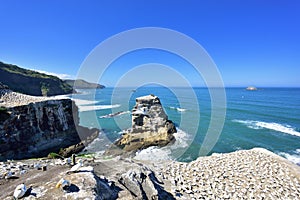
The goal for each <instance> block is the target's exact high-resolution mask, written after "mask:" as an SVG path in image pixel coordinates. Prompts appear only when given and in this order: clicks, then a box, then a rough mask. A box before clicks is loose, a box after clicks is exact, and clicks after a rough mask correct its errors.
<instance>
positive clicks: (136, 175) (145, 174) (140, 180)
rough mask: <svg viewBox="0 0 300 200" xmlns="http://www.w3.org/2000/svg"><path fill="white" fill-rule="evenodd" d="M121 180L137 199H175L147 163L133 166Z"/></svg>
mask: <svg viewBox="0 0 300 200" xmlns="http://www.w3.org/2000/svg"><path fill="white" fill-rule="evenodd" d="M119 182H120V183H121V184H122V185H123V186H124V187H125V188H126V189H127V190H128V191H130V193H131V195H132V198H136V199H166V200H167V199H175V198H174V197H173V196H172V195H171V194H170V193H168V192H167V191H165V190H164V188H163V187H162V186H161V185H160V184H162V182H160V181H159V180H158V179H157V178H156V177H155V174H154V172H153V171H152V170H151V169H150V168H148V167H147V166H145V165H142V166H139V167H136V168H132V169H131V170H129V171H127V172H126V173H124V174H122V175H121V177H120V179H119Z"/></svg>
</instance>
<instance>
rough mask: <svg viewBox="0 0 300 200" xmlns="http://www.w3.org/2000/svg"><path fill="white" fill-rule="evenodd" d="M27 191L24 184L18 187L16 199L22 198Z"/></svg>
mask: <svg viewBox="0 0 300 200" xmlns="http://www.w3.org/2000/svg"><path fill="white" fill-rule="evenodd" d="M26 191H27V188H26V186H25V184H24V183H22V184H20V185H18V186H17V187H16V189H15V191H14V199H19V198H22V197H23V196H24V195H25V193H26Z"/></svg>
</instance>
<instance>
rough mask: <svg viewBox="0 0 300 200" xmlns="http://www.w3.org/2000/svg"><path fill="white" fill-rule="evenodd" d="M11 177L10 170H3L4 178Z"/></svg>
mask: <svg viewBox="0 0 300 200" xmlns="http://www.w3.org/2000/svg"><path fill="white" fill-rule="evenodd" d="M11 177H13V174H12V172H11V171H8V172H5V173H4V178H5V179H10V178H11Z"/></svg>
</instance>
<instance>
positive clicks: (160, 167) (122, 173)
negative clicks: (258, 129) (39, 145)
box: [0, 148, 300, 200]
mask: <svg viewBox="0 0 300 200" xmlns="http://www.w3.org/2000/svg"><path fill="white" fill-rule="evenodd" d="M78 159H83V160H84V162H83V163H84V164H83V166H82V168H80V170H79V171H78V172H76V173H72V174H66V172H67V171H68V170H70V168H71V165H70V164H68V161H67V160H65V161H64V160H59V159H41V160H38V159H36V160H23V161H8V162H1V163H0V177H1V178H0V191H2V192H1V194H0V199H5V200H6V199H7V200H8V199H12V194H13V191H14V188H15V187H16V186H17V185H18V184H20V183H24V184H26V185H27V187H28V188H31V189H30V192H29V193H28V194H27V195H26V196H25V197H24V198H23V199H26V200H29V199H85V198H88V199H297V198H298V197H299V196H300V168H299V166H296V165H294V164H292V163H290V162H289V161H287V160H285V159H284V158H281V157H280V156H277V155H276V154H274V153H272V152H270V151H267V150H265V149H260V148H255V149H252V150H240V151H236V152H232V153H227V154H213V155H212V156H207V157H199V158H198V159H197V160H195V161H192V162H190V163H183V162H176V161H165V162H159V163H157V162H153V161H139V160H134V159H130V158H126V159H124V158H121V157H119V156H118V157H103V156H100V157H97V156H95V155H94V156H92V155H90V156H86V157H81V158H77V160H78ZM37 166H40V169H39V168H37ZM42 166H46V170H45V171H43V170H42ZM7 170H11V172H14V178H12V177H10V178H5V175H3V174H5V172H6V171H7ZM61 178H65V179H66V180H68V181H70V183H71V184H72V189H70V190H62V189H58V188H55V184H56V183H57V182H58V181H59V180H60V179H61Z"/></svg>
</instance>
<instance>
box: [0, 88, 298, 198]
mask: <svg viewBox="0 0 300 200" xmlns="http://www.w3.org/2000/svg"><path fill="white" fill-rule="evenodd" d="M0 100H1V101H0V106H4V109H2V108H3V107H1V109H2V110H0V111H1V112H0V119H1V120H0V122H1V124H0V139H1V140H0V142H1V145H0V160H2V161H5V162H0V191H1V192H0V199H4V200H9V199H13V193H14V190H15V188H16V187H17V186H18V185H20V184H22V183H24V184H25V185H26V187H27V191H26V193H25V194H24V197H23V198H22V199H25V200H31V199H57V200H61V199H95V200H97V199H122V200H128V199H297V198H298V197H299V196H300V167H299V166H297V165H294V164H292V163H290V162H289V161H287V160H285V159H284V158H281V157H280V156H278V155H276V154H274V153H272V152H270V151H268V150H265V149H260V148H256V149H252V150H240V151H236V152H232V153H227V154H213V155H212V156H208V157H199V158H198V159H197V160H195V161H192V162H190V163H183V162H177V161H171V160H169V161H161V162H157V161H151V160H146V159H143V161H141V160H136V159H133V158H132V157H131V156H132V155H133V154H134V152H136V151H139V150H141V149H145V148H147V147H150V146H165V145H171V144H172V142H174V140H175V138H174V133H175V132H176V128H175V126H174V124H173V123H172V121H170V120H169V119H168V116H167V115H166V114H165V112H164V110H163V108H162V105H161V104H160V100H159V99H158V97H156V96H154V95H148V96H144V97H140V98H138V99H137V101H136V105H135V106H134V108H133V110H132V116H133V117H132V128H131V129H129V130H127V131H126V132H125V133H124V134H123V135H122V136H121V138H120V139H119V140H117V141H116V142H115V144H114V145H112V146H111V147H110V148H109V149H108V150H107V152H106V153H105V154H104V155H101V156H100V155H98V154H90V155H82V156H78V157H77V159H76V162H77V165H73V164H71V158H69V156H71V155H72V154H76V153H78V152H79V151H81V150H82V149H83V148H84V146H85V145H86V144H87V143H90V142H91V141H93V139H94V138H95V137H97V133H98V132H97V130H96V129H95V130H94V129H87V128H84V127H77V129H78V128H79V129H82V130H80V131H81V132H83V133H86V134H84V135H85V137H84V138H85V140H84V141H82V138H79V137H78V133H77V132H76V131H75V130H76V125H78V122H79V118H78V112H77V110H76V109H75V112H72V104H73V103H72V101H71V100H70V99H60V100H57V99H49V98H44V97H32V96H28V95H21V94H19V93H15V92H12V91H10V90H9V89H8V88H7V87H5V86H3V85H1V84H0ZM75 108H76V107H75ZM59 142H60V143H59ZM66 142H68V143H66ZM62 147H63V148H65V147H69V148H65V149H63V151H61V153H62V154H63V156H64V157H66V159H49V158H40V159H28V160H17V161H14V160H7V159H8V157H12V158H15V159H21V158H24V152H26V154H27V157H33V156H36V155H41V151H42V150H43V151H45V152H46V151H47V152H48V153H49V151H50V150H52V149H59V148H62ZM28 150H34V151H32V154H30V155H29V154H28V152H30V151H28ZM45 152H44V154H43V155H45ZM121 155H122V156H121ZM25 157H26V156H25ZM54 157H55V156H54ZM61 158H62V157H61ZM80 160H82V161H83V164H80V163H81V161H80ZM75 168H76V170H74V169H75ZM70 172H72V173H70ZM61 180H63V181H65V182H66V183H68V184H66V187H60V186H59V184H58V182H60V181H61ZM57 186H58V187H57Z"/></svg>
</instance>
